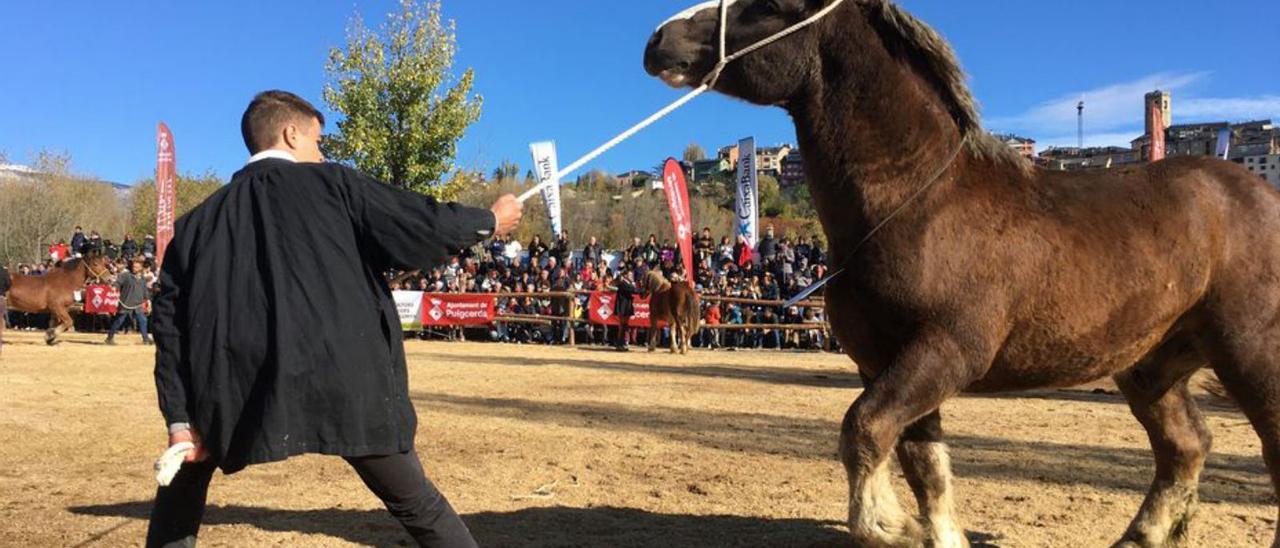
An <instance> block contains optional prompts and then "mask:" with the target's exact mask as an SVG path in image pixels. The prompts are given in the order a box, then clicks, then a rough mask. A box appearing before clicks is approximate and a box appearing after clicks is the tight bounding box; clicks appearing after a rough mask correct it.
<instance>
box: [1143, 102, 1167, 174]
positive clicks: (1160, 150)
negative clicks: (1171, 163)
mask: <svg viewBox="0 0 1280 548" xmlns="http://www.w3.org/2000/svg"><path fill="white" fill-rule="evenodd" d="M1148 103H1149V104H1148V105H1147V108H1149V109H1151V112H1150V113H1149V114H1148V116H1147V134H1148V135H1150V136H1151V158H1150V160H1151V161H1152V162H1159V161H1160V160H1163V159H1164V157H1165V142H1164V106H1163V105H1161V104H1160V101H1159V100H1156V101H1148Z"/></svg>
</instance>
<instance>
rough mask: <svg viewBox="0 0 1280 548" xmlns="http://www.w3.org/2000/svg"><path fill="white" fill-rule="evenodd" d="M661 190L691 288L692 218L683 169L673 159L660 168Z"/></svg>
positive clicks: (669, 159)
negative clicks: (669, 213)
mask: <svg viewBox="0 0 1280 548" xmlns="http://www.w3.org/2000/svg"><path fill="white" fill-rule="evenodd" d="M662 188H663V190H665V191H666V192H667V206H669V207H670V208H671V224H672V225H673V226H674V227H675V231H676V244H677V245H679V246H680V260H681V261H682V262H683V264H684V273H685V278H687V279H688V281H689V287H693V273H694V268H693V217H692V216H691V215H690V214H689V185H688V184H687V183H686V182H685V180H684V167H682V166H681V165H680V162H679V161H677V160H676V159H675V158H667V163H666V165H664V166H663V167H662Z"/></svg>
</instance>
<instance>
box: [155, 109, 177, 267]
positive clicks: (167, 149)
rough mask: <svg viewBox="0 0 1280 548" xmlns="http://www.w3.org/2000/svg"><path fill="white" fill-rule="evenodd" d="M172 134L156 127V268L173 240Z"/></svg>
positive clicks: (174, 173)
mask: <svg viewBox="0 0 1280 548" xmlns="http://www.w3.org/2000/svg"><path fill="white" fill-rule="evenodd" d="M175 154H176V151H175V149H174V146H173V133H172V132H170V131H169V126H166V125H164V122H160V124H159V125H157V126H156V266H157V268H158V267H159V266H160V263H161V262H162V261H164V250H165V248H167V247H169V240H172V239H173V221H174V217H175V214H176V213H177V206H178V160H177V157H176V155H175Z"/></svg>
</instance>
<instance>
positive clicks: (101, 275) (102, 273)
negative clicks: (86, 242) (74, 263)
mask: <svg viewBox="0 0 1280 548" xmlns="http://www.w3.org/2000/svg"><path fill="white" fill-rule="evenodd" d="M110 264H111V259H109V258H107V256H106V255H104V254H102V253H100V252H97V251H94V252H90V253H89V254H87V255H85V256H84V258H82V259H81V260H80V267H81V268H83V269H84V271H85V277H86V278H88V279H90V280H94V281H98V282H101V281H103V280H104V279H106V278H107V276H109V275H111V269H110Z"/></svg>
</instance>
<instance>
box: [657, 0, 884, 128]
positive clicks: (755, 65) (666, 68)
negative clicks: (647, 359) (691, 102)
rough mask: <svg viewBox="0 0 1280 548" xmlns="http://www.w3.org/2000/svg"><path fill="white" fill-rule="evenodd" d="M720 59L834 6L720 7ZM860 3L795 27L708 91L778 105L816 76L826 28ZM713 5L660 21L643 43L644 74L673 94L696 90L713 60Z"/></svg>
mask: <svg viewBox="0 0 1280 548" xmlns="http://www.w3.org/2000/svg"><path fill="white" fill-rule="evenodd" d="M726 1H727V2H728V14H727V19H726V21H727V23H728V24H727V25H726V29H725V50H726V51H725V53H726V55H728V54H733V53H735V52H739V51H741V50H743V49H745V48H748V47H751V46H752V45H754V44H756V43H757V42H760V41H761V40H765V39H768V38H770V37H773V36H775V35H777V34H779V33H781V32H783V31H785V30H787V29H788V28H790V27H792V26H793V25H797V24H799V23H801V22H803V21H805V20H807V19H809V18H811V17H813V16H815V15H817V14H818V13H819V12H821V11H822V10H824V9H826V8H827V7H828V6H830V5H831V4H832V3H833V2H839V1H842V0H726ZM862 1H865V0H843V3H844V4H847V5H842V6H834V7H835V12H833V13H831V15H829V16H827V18H826V19H823V20H818V21H815V22H814V23H813V24H811V25H809V26H806V27H803V28H800V29H799V30H797V31H795V32H793V33H792V34H790V35H787V36H785V37H782V38H779V39H778V40H777V41H775V42H772V43H770V44H769V45H767V46H764V47H761V48H760V49H758V50H756V51H753V52H751V53H749V54H746V55H745V56H743V57H741V58H740V59H738V60H736V61H733V62H731V63H729V65H728V66H726V67H725V68H724V71H723V72H722V73H721V74H720V77H719V79H718V80H717V81H716V84H715V89H716V91H719V92H721V93H725V94H727V95H731V96H734V97H738V98H740V99H744V100H746V101H750V102H752V103H756V104H760V105H785V104H786V103H787V102H788V101H789V100H790V99H791V98H792V97H794V96H795V95H796V94H797V93H798V92H799V91H801V90H802V89H804V88H805V87H806V86H807V84H809V83H811V82H812V81H813V80H814V79H816V78H819V77H820V76H821V74H820V73H821V70H820V69H821V63H820V62H819V55H818V53H819V46H820V45H821V39H822V34H823V32H825V31H824V30H823V29H825V28H826V25H825V24H826V23H828V22H829V21H831V20H833V19H835V18H836V17H839V16H840V13H839V12H842V11H844V10H846V9H853V7H854V5H855V4H857V3H858V2H862ZM719 4H720V3H719V2H706V3H703V4H699V5H697V6H694V7H692V8H689V9H687V10H685V11H683V12H681V13H679V14H677V15H676V16H674V17H672V18H671V19H669V20H667V21H666V22H665V23H663V24H662V26H660V27H658V30H657V31H656V32H654V33H653V36H651V37H650V38H649V45H648V46H647V47H646V48H645V55H644V65H645V70H647V71H648V72H649V74H651V75H653V76H657V77H659V78H661V79H662V80H663V81H665V82H667V84H669V85H671V86H674V87H684V86H688V87H696V86H698V85H700V84H702V83H703V80H705V79H706V78H707V75H708V74H709V73H710V72H711V71H712V70H714V68H715V66H716V64H717V63H718V62H719V60H720V9H719Z"/></svg>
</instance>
